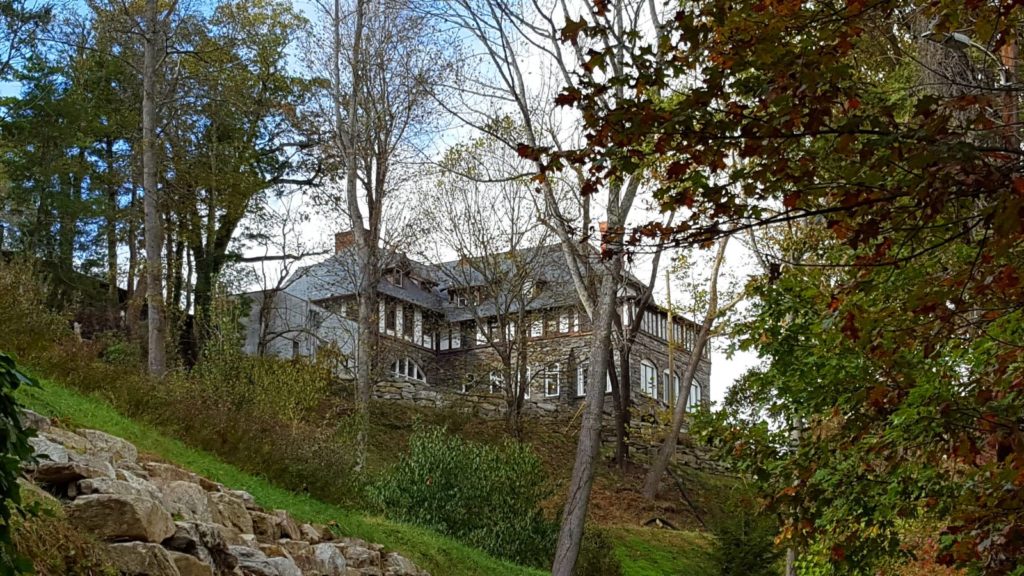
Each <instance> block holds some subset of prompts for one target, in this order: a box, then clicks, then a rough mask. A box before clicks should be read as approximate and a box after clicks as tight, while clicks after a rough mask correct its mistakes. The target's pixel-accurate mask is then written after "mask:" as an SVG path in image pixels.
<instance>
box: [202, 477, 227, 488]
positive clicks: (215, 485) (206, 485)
mask: <svg viewBox="0 0 1024 576" xmlns="http://www.w3.org/2000/svg"><path fill="white" fill-rule="evenodd" d="M198 479H199V486H201V487H202V488H203V490H206V491H207V492H223V491H224V485H223V484H221V483H220V482H214V481H213V480H210V479H209V478H203V477H202V476H199V478H198Z"/></svg>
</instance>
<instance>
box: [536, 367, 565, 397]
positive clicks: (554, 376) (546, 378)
mask: <svg viewBox="0 0 1024 576" xmlns="http://www.w3.org/2000/svg"><path fill="white" fill-rule="evenodd" d="M541 380H542V381H543V383H544V395H545V396H548V397H551V396H558V395H559V394H560V393H561V392H562V370H561V365H560V364H549V365H548V366H546V367H544V368H543V369H541Z"/></svg>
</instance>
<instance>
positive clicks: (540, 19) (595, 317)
mask: <svg viewBox="0 0 1024 576" xmlns="http://www.w3.org/2000/svg"><path fill="white" fill-rule="evenodd" d="M570 4H571V3H570V2H568V0H550V1H545V0H522V1H515V0H511V1H510V0H452V1H451V2H448V3H447V4H446V5H445V6H446V9H445V10H444V16H445V18H447V19H448V21H450V22H452V23H453V24H455V25H457V26H459V27H460V28H461V29H462V30H464V31H465V32H466V33H467V34H469V35H471V36H472V38H473V40H474V42H473V45H474V46H479V47H480V53H479V55H478V56H477V57H478V59H479V61H480V62H481V64H480V66H479V67H478V68H479V69H482V70H485V71H486V72H485V73H484V75H482V76H474V77H463V82H464V84H463V85H462V94H463V95H464V96H465V97H464V99H463V101H461V102H459V103H458V104H457V105H456V106H453V107H452V108H453V110H452V113H453V114H456V115H457V116H459V117H460V118H462V119H463V120H464V121H465V122H467V123H469V124H471V125H473V126H475V127H476V128H478V129H480V130H483V131H486V122H485V121H481V119H482V118H488V117H490V116H491V111H493V110H494V109H495V108H498V109H501V110H502V113H513V114H515V115H516V118H517V120H520V121H521V122H522V123H523V125H524V131H525V134H524V139H523V140H519V141H507V145H508V146H509V147H510V148H513V149H517V148H521V149H522V150H524V151H525V152H526V153H527V154H530V155H531V156H532V157H533V158H534V159H535V161H536V163H537V164H536V166H535V168H536V170H538V171H543V169H544V168H545V167H544V166H543V165H542V162H543V159H542V157H541V156H539V155H536V152H537V151H540V150H543V149H545V148H547V149H567V148H571V147H573V146H576V145H578V143H579V141H578V137H579V131H578V128H577V127H578V122H576V121H575V119H573V118H572V117H570V116H568V113H559V112H558V111H556V110H555V109H554V105H553V100H554V95H555V94H554V93H555V92H557V91H559V90H561V89H572V88H574V87H576V86H577V84H578V80H579V79H580V78H581V77H586V76H589V80H593V81H598V82H599V81H600V80H601V78H600V74H601V72H600V68H598V67H589V66H585V65H584V64H585V62H586V60H587V55H586V54H587V50H588V49H589V48H591V47H594V48H598V49H600V50H601V51H602V52H604V53H605V54H608V55H609V56H608V58H607V59H606V62H605V66H608V67H610V68H611V69H613V70H614V69H616V68H617V67H619V66H620V65H622V64H623V63H624V58H625V57H626V54H627V53H628V47H629V46H630V45H632V44H633V43H635V42H636V40H637V39H636V38H635V37H634V36H633V35H634V34H636V33H637V32H640V33H644V32H649V33H650V34H658V33H659V32H660V29H661V25H660V21H661V13H660V10H661V8H660V7H659V4H658V3H655V2H648V1H645V0H611V1H609V2H606V3H602V4H601V7H602V10H600V11H599V10H598V8H597V5H595V4H591V3H583V4H580V5H576V4H573V5H572V6H570ZM581 19H583V20H586V21H589V22H597V21H602V22H604V23H606V24H608V25H609V29H610V30H611V34H610V35H609V36H606V37H603V38H602V39H600V40H592V39H587V38H584V37H583V35H578V34H577V35H573V34H565V31H564V24H566V23H567V22H570V21H573V22H579V21H580V20H581ZM588 42H591V43H592V42H598V43H601V44H602V45H601V46H588ZM621 90H622V88H621V87H618V88H613V89H612V90H610V91H609V93H608V99H609V101H608V104H609V106H611V105H613V102H612V100H613V98H614V97H615V96H616V95H621V94H620V93H619V92H621ZM521 145H522V147H521ZM582 176H583V174H582V172H569V173H567V174H565V176H564V179H563V178H556V177H553V176H551V175H550V174H549V175H547V176H546V177H544V178H540V179H539V182H538V187H539V189H540V192H541V195H542V197H543V199H544V201H543V219H544V222H545V223H546V224H547V225H548V226H549V227H550V228H551V230H552V232H553V233H554V234H555V235H556V236H557V237H558V239H559V241H560V243H561V246H562V250H563V252H564V254H565V257H566V261H567V262H568V263H569V269H570V274H571V276H572V278H573V281H574V284H575V286H576V289H577V292H578V295H579V298H580V301H581V302H582V305H583V307H584V308H585V310H586V312H587V314H588V315H589V316H590V318H591V320H592V325H593V339H592V341H591V349H590V362H589V370H590V373H589V381H590V382H602V381H604V378H605V375H606V373H607V370H608V368H609V365H610V360H611V358H610V348H611V333H612V327H613V326H614V323H615V317H616V308H617V306H616V304H617V301H618V298H617V296H618V289H619V287H620V285H621V283H622V271H623V259H624V256H625V250H624V248H625V246H624V238H625V233H626V226H627V223H628V219H629V215H630V211H631V210H632V208H633V205H634V201H635V200H636V198H637V195H638V193H639V192H640V191H641V187H642V184H643V181H644V175H643V170H642V169H640V168H638V169H637V171H636V172H635V173H633V174H630V175H628V176H626V177H625V178H623V179H621V180H616V181H614V182H612V183H611V184H610V185H609V186H607V187H606V188H605V189H603V190H588V189H585V188H584V187H583V186H582V184H581V183H582V182H583V178H582ZM560 184H561V185H564V186H566V187H568V188H569V189H570V190H571V192H572V193H571V194H570V195H568V196H566V195H561V196H560V195H559V191H560V190H559V185H560ZM567 198H568V199H570V200H571V201H567ZM601 200H603V203H601V202H599V201H601ZM602 204H603V205H602ZM599 211H603V212H604V214H605V216H606V221H607V226H606V228H605V229H604V230H602V231H601V234H600V236H599V237H597V236H596V235H595V234H594V232H595V231H596V230H595V226H594V225H593V222H592V219H591V218H592V216H593V215H594V213H595V212H599ZM598 229H600V228H598ZM595 238H598V239H599V241H600V243H601V245H602V250H601V256H602V257H601V258H600V259H595V258H593V254H592V250H591V247H590V244H589V240H592V239H595ZM603 404H604V389H603V387H601V386H591V387H590V389H589V390H588V391H587V396H586V405H587V406H586V411H585V413H584V416H583V420H582V424H581V426H582V428H581V432H580V439H579V444H578V446H577V453H576V460H575V464H574V467H573V474H572V479H571V481H570V484H569V492H568V499H567V501H566V506H565V511H564V516H563V519H562V526H561V531H560V533H559V538H558V545H557V548H556V551H555V560H554V565H553V567H552V574H555V575H558V576H569V575H570V574H571V573H572V571H573V568H574V566H575V563H576V558H577V556H578V554H579V547H580V542H581V539H582V537H583V527H584V523H585V520H586V515H587V506H588V502H589V498H590V489H591V486H592V483H593V477H594V467H595V464H596V460H597V455H598V450H599V448H600V432H601V420H602V411H603Z"/></svg>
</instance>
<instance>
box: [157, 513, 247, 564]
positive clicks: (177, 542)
mask: <svg viewBox="0 0 1024 576" xmlns="http://www.w3.org/2000/svg"><path fill="white" fill-rule="evenodd" d="M222 528H223V527H222V526H218V525H216V524H207V523H203V522H175V523H174V534H173V535H172V536H171V537H169V538H167V539H166V540H164V542H163V544H164V546H165V547H166V548H169V549H171V550H174V551H175V552H181V553H183V554H189V555H191V556H195V557H196V558H198V559H200V560H202V561H203V562H206V563H208V564H211V565H213V566H214V567H215V568H216V569H217V570H218V571H220V572H222V573H225V572H229V571H231V570H232V569H234V568H235V566H236V561H235V557H234V556H233V555H232V554H231V553H230V552H229V551H228V550H229V545H230V542H228V541H227V539H226V538H225V537H224V533H223V532H222Z"/></svg>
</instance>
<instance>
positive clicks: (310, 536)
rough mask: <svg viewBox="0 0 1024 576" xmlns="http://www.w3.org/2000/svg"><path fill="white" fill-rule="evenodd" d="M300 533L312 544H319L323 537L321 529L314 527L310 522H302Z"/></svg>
mask: <svg viewBox="0 0 1024 576" xmlns="http://www.w3.org/2000/svg"><path fill="white" fill-rule="evenodd" d="M299 534H300V535H301V538H302V539H303V540H305V541H306V542H309V543H310V544H319V543H320V541H321V540H323V537H322V536H321V535H320V531H319V530H317V529H316V528H314V527H313V526H312V525H310V524H301V525H300V526H299Z"/></svg>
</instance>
